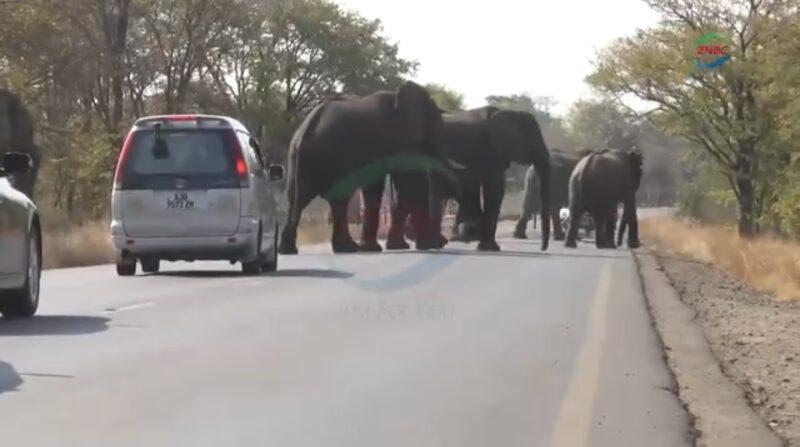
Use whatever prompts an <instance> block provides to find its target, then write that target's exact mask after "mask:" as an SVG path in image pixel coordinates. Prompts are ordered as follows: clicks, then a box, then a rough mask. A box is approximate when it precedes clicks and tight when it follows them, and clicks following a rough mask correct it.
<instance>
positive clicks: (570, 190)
mask: <svg viewBox="0 0 800 447" xmlns="http://www.w3.org/2000/svg"><path fill="white" fill-rule="evenodd" d="M11 150H13V151H21V152H26V153H28V154H30V155H31V156H32V158H33V160H34V169H33V170H32V171H31V173H30V174H28V175H27V176H25V178H21V179H19V180H18V181H17V183H16V185H17V188H19V189H20V190H22V191H24V192H26V193H27V194H28V195H29V196H33V188H34V185H35V180H36V173H37V172H38V166H39V161H40V160H41V154H40V152H41V151H40V149H39V148H38V147H37V146H36V145H35V144H34V139H33V124H32V119H31V116H30V114H29V113H28V112H27V111H26V109H25V107H24V106H23V105H22V103H21V101H20V99H19V97H18V96H17V95H14V94H13V93H11V92H9V91H8V90H4V89H0V152H5V151H11ZM511 162H516V163H520V164H524V165H531V167H530V169H529V170H528V173H527V178H526V184H527V185H528V187H527V188H526V195H527V197H526V200H525V207H524V208H525V209H524V210H523V213H522V218H521V219H520V220H519V222H518V223H517V227H516V230H515V233H514V235H515V237H519V238H523V237H525V227H526V226H527V223H528V220H529V219H530V218H531V215H532V213H533V212H534V209H538V211H539V213H540V216H541V222H542V225H541V235H542V238H541V248H542V250H546V249H547V248H548V244H549V239H550V225H551V220H552V222H553V226H554V233H555V234H554V237H555V239H556V240H563V239H566V245H567V246H568V247H575V246H576V241H577V236H578V227H579V221H580V219H581V216H582V215H583V214H584V213H585V212H588V213H590V214H591V216H592V218H593V220H594V225H595V234H596V237H595V240H596V245H597V247H598V248H615V247H616V246H617V245H619V244H621V243H622V237H623V232H624V231H625V229H626V227H627V229H628V233H627V234H628V240H627V243H628V246H629V247H634V248H635V247H638V246H639V240H638V223H637V217H636V199H635V196H636V190H637V189H638V188H639V184H640V182H641V176H642V156H641V154H640V153H639V152H638V151H636V150H620V149H607V148H598V149H595V150H585V151H582V152H572V151H563V150H559V149H548V147H547V144H546V143H545V140H544V137H543V136H542V132H541V129H540V128H539V125H538V123H537V122H536V119H535V118H534V116H533V115H532V114H530V113H526V112H519V111H511V110H502V109H499V108H497V107H492V106H487V107H481V108H477V109H473V110H467V111H458V112H445V111H442V110H441V109H440V108H439V107H438V106H437V105H436V103H435V102H434V100H433V99H432V98H431V96H430V95H429V93H428V92H427V91H426V90H425V88H423V87H422V86H420V85H418V84H415V83H413V82H405V83H404V84H402V85H401V86H400V87H399V88H398V89H397V90H393V91H388V90H387V91H379V92H375V93H373V94H370V95H366V96H343V95H340V96H335V97H330V98H328V99H326V100H324V101H322V102H321V103H320V104H318V105H317V106H316V107H315V108H314V109H313V110H312V111H311V112H310V113H309V114H308V115H307V116H306V117H305V119H304V120H303V122H302V123H301V124H300V126H299V127H298V129H297V130H296V132H295V134H294V136H293V138H292V140H291V143H290V147H289V159H288V176H287V187H286V195H287V199H288V204H289V209H288V215H287V219H286V223H285V225H284V227H283V230H282V235H281V240H280V246H279V251H280V252H281V253H282V254H294V253H297V242H296V241H297V228H298V225H299V223H300V217H301V214H302V212H303V209H304V208H305V207H306V206H307V205H308V204H309V203H310V202H311V201H312V200H313V199H314V198H315V197H323V198H325V199H326V200H327V201H328V202H329V203H330V207H331V217H332V221H333V232H332V237H331V245H332V248H333V251H334V252H335V253H351V252H357V251H381V250H382V249H383V248H382V247H381V245H379V244H378V240H377V236H378V226H379V220H380V217H379V216H380V208H381V200H382V199H383V196H384V188H385V185H386V176H387V175H388V176H389V179H390V184H391V185H392V187H393V188H394V189H395V191H396V200H393V201H392V211H391V223H390V227H389V232H388V237H387V241H386V248H387V249H389V250H394V249H406V248H409V245H408V243H407V242H406V239H405V234H406V228H405V227H406V225H407V223H409V222H410V225H411V227H412V229H413V234H415V235H416V238H415V239H416V240H415V245H416V248H417V249H418V250H429V249H437V248H442V247H443V246H444V245H445V244H446V243H447V241H448V239H447V238H445V237H444V236H442V228H441V226H442V204H443V202H444V200H446V199H455V200H456V201H457V202H458V205H459V206H458V214H457V217H456V225H454V227H453V228H454V231H453V233H454V234H452V235H451V238H450V239H451V240H452V239H456V238H458V239H461V240H477V241H478V250H484V251H497V250H499V249H500V247H499V245H498V244H497V242H496V240H495V233H496V230H497V222H498V219H499V216H500V206H501V204H502V201H503V198H504V195H505V185H506V179H505V173H506V170H507V169H508V168H509V166H510V163H511ZM359 189H360V190H361V193H362V195H363V202H364V208H363V217H362V223H363V225H362V233H361V240H360V241H359V242H358V243H357V242H356V241H354V240H353V238H352V236H351V234H350V230H349V227H348V216H347V212H348V203H349V201H350V199H351V197H352V195H353V194H354V193H355V192H356V191H357V190H359ZM534 195H535V199H536V200H534ZM620 203H622V204H623V205H624V211H623V214H622V219H621V224H620V226H619V232H618V234H617V241H616V242H615V240H614V232H615V229H616V228H617V222H616V216H617V208H618V206H619V204H620ZM567 205H568V206H569V210H570V221H569V223H568V225H567V227H568V228H567V231H566V234H565V232H564V229H563V228H562V226H561V222H560V220H559V218H558V210H559V209H560V208H561V207H562V206H567Z"/></svg>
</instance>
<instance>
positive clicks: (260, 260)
mask: <svg viewBox="0 0 800 447" xmlns="http://www.w3.org/2000/svg"><path fill="white" fill-rule="evenodd" d="M262 234H263V233H261V227H259V228H258V235H257V236H256V241H257V242H256V259H255V260H254V261H251V262H242V273H244V274H246V275H258V274H259V273H261V271H262V270H261V269H262V267H263V266H264V254H263V253H261V237H262Z"/></svg>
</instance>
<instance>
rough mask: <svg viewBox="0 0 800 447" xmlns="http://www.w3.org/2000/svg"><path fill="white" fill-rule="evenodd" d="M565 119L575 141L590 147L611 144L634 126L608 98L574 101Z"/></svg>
mask: <svg viewBox="0 0 800 447" xmlns="http://www.w3.org/2000/svg"><path fill="white" fill-rule="evenodd" d="M567 120H568V122H569V130H570V134H571V135H572V137H573V138H574V139H575V141H576V142H577V143H578V144H579V145H580V146H582V147H586V148H591V149H595V148H601V147H605V146H613V145H614V144H613V143H612V140H614V139H615V138H616V139H619V136H618V135H620V134H623V133H625V132H630V131H632V130H633V127H634V126H632V125H631V124H630V123H629V119H628V117H626V116H625V114H624V113H623V112H622V110H620V108H619V107H618V106H617V105H616V104H615V103H614V102H613V101H611V100H608V99H603V100H600V101H592V100H579V101H576V102H575V103H574V104H573V105H572V107H571V108H570V110H569V115H568V118H567ZM609 143H612V144H609Z"/></svg>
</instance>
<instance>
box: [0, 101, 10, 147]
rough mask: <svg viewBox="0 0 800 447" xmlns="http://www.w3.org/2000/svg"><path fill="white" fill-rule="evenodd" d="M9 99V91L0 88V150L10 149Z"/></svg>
mask: <svg viewBox="0 0 800 447" xmlns="http://www.w3.org/2000/svg"><path fill="white" fill-rule="evenodd" d="M11 101H12V94H11V92H9V91H7V90H3V89H0V152H8V151H10V150H11V145H12V143H11V141H12V134H13V132H12V129H11Z"/></svg>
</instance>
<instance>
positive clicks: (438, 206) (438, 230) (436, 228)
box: [430, 197, 447, 248]
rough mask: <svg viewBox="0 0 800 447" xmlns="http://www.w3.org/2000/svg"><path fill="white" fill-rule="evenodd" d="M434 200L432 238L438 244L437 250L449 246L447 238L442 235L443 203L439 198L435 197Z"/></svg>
mask: <svg viewBox="0 0 800 447" xmlns="http://www.w3.org/2000/svg"><path fill="white" fill-rule="evenodd" d="M432 200H433V201H432V202H431V211H430V232H431V237H432V238H433V239H434V241H435V242H436V248H444V246H445V245H447V238H446V237H444V236H443V235H442V212H443V210H444V207H443V206H442V205H443V201H442V199H439V198H437V197H434V198H433V199H432Z"/></svg>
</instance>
